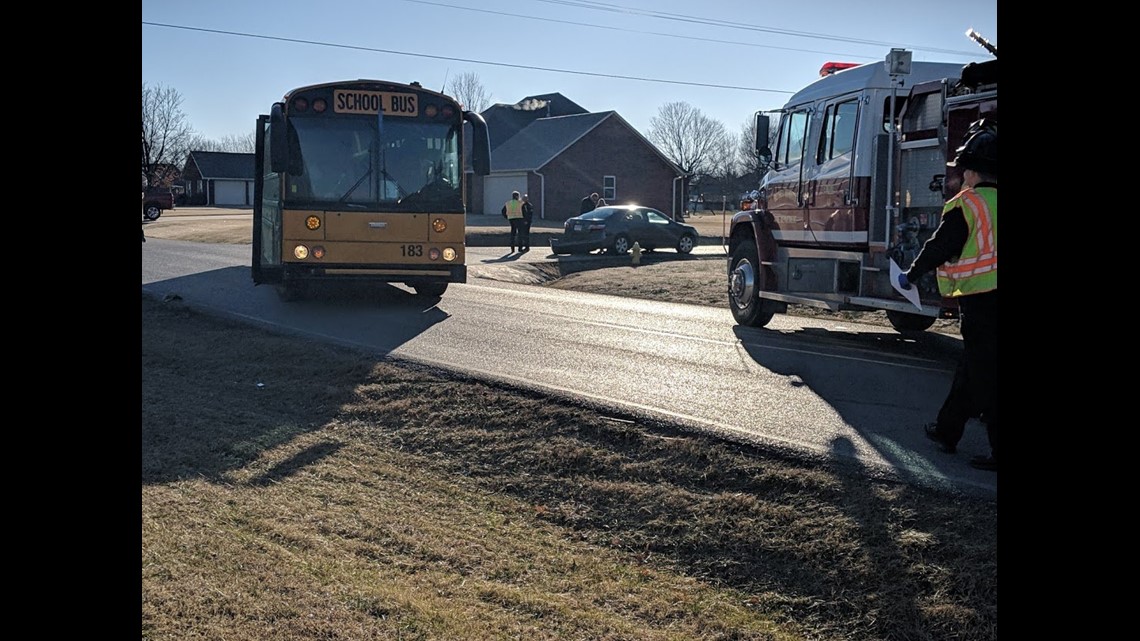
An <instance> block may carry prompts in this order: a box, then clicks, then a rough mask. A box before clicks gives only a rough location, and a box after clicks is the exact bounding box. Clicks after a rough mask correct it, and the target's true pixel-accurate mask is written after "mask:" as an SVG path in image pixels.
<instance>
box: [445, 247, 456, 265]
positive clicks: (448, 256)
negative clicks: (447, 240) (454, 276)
mask: <svg viewBox="0 0 1140 641" xmlns="http://www.w3.org/2000/svg"><path fill="white" fill-rule="evenodd" d="M443 259H444V260H446V261H447V262H451V261H453V260H455V249H454V248H452V247H448V248H447V249H445V250H443Z"/></svg>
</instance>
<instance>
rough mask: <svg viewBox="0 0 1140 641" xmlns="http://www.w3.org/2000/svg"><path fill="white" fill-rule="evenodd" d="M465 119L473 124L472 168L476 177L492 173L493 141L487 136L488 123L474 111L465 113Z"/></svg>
mask: <svg viewBox="0 0 1140 641" xmlns="http://www.w3.org/2000/svg"><path fill="white" fill-rule="evenodd" d="M463 119H464V120H466V121H467V122H469V123H471V168H472V169H473V170H475V175H476V176H486V175H488V174H490V173H491V139H490V137H489V136H488V134H487V121H486V120H483V116H480V115H479V114H477V113H475V112H474V111H464V112H463Z"/></svg>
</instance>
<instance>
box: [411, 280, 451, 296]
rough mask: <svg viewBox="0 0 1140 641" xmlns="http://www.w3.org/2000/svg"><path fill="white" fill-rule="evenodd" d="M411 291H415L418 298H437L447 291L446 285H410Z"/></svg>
mask: <svg viewBox="0 0 1140 641" xmlns="http://www.w3.org/2000/svg"><path fill="white" fill-rule="evenodd" d="M412 289H414V290H416V294H417V295H418V296H426V297H428V298H439V297H440V296H443V293H444V292H446V291H447V283H421V284H419V285H412Z"/></svg>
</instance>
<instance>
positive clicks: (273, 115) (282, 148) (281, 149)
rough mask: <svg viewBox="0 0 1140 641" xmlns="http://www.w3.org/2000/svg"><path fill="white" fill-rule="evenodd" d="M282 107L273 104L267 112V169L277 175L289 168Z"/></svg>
mask: <svg viewBox="0 0 1140 641" xmlns="http://www.w3.org/2000/svg"><path fill="white" fill-rule="evenodd" d="M283 106H284V105H282V104H281V103H279V102H278V103H274V105H273V109H272V111H270V112H269V169H270V170H272V171H274V172H277V173H281V172H283V171H285V170H286V169H287V168H288V167H289V135H288V125H286V124H285V111H284V109H283Z"/></svg>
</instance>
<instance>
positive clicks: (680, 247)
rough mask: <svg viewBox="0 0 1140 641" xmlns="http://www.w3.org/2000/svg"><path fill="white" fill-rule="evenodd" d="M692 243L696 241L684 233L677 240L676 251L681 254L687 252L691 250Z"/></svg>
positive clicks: (694, 243)
mask: <svg viewBox="0 0 1140 641" xmlns="http://www.w3.org/2000/svg"><path fill="white" fill-rule="evenodd" d="M694 245H696V242H695V241H694V240H693V237H692V236H690V235H688V234H685V235H684V236H681V238H680V240H678V241H677V252H678V253H681V254H687V253H689V252H691V251H693V246H694Z"/></svg>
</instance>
